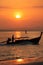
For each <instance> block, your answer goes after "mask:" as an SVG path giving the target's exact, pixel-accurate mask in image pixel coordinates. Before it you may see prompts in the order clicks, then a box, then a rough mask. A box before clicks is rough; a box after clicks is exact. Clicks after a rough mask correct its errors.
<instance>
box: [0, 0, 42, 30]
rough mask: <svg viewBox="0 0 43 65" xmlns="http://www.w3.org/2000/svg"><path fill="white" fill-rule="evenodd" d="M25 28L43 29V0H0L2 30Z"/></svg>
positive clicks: (0, 28)
mask: <svg viewBox="0 0 43 65" xmlns="http://www.w3.org/2000/svg"><path fill="white" fill-rule="evenodd" d="M17 14H19V16H20V17H21V18H19V19H17V18H16V16H17ZM25 29H26V30H43V0H0V30H25Z"/></svg>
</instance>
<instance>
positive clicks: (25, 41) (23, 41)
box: [7, 32, 43, 45]
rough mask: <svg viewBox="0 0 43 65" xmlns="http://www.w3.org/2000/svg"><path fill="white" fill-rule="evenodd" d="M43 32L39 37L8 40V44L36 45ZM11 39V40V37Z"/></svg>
mask: <svg viewBox="0 0 43 65" xmlns="http://www.w3.org/2000/svg"><path fill="white" fill-rule="evenodd" d="M42 33H43V32H41V34H40V36H39V37H36V38H33V39H20V40H15V42H7V44H8V45H9V44H23V45H24V44H34V45H37V44H39V41H40V39H41V37H42ZM9 41H10V39H9ZM27 42H28V43H27Z"/></svg>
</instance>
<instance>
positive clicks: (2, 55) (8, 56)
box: [0, 31, 43, 61]
mask: <svg viewBox="0 0 43 65" xmlns="http://www.w3.org/2000/svg"><path fill="white" fill-rule="evenodd" d="M40 34H41V31H0V61H4V60H14V59H16V58H36V57H43V34H42V37H41V39H40V41H39V45H32V44H30V43H29V44H26V45H6V40H7V39H8V38H12V35H14V38H15V39H19V38H22V39H24V38H28V39H32V38H36V37H39V36H40Z"/></svg>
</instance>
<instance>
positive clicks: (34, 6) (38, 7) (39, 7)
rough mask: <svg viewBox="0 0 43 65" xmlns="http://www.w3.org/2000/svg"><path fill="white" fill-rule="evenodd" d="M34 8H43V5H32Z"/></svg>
mask: <svg viewBox="0 0 43 65" xmlns="http://www.w3.org/2000/svg"><path fill="white" fill-rule="evenodd" d="M32 7H33V8H43V6H32Z"/></svg>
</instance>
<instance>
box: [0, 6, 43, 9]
mask: <svg viewBox="0 0 43 65" xmlns="http://www.w3.org/2000/svg"><path fill="white" fill-rule="evenodd" d="M29 8H43V6H30V7H29V6H28V7H18V8H17V7H16V8H15V7H7V6H6V7H5V6H0V9H29Z"/></svg>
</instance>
